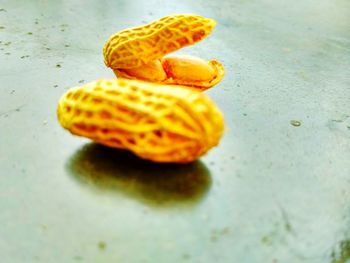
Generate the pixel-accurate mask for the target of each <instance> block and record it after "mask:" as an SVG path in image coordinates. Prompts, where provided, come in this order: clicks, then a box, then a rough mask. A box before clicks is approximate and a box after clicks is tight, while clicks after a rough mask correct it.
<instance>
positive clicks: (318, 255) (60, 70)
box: [0, 0, 350, 263]
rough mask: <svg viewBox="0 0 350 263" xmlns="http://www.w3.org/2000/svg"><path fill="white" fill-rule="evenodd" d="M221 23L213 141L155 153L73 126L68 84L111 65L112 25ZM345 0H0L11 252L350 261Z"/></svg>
mask: <svg viewBox="0 0 350 263" xmlns="http://www.w3.org/2000/svg"><path fill="white" fill-rule="evenodd" d="M171 13H197V14H200V15H203V16H206V17H210V18H214V19H215V20H217V21H218V26H217V27H216V29H215V30H214V32H213V33H212V34H211V35H210V36H209V37H208V38H207V39H205V40H204V41H202V42H200V43H198V44H197V45H195V46H192V47H188V48H185V49H183V50H182V51H181V53H186V54H191V55H195V56H199V57H201V58H203V59H206V60H209V59H212V58H215V59H218V60H219V61H222V62H223V64H224V65H225V68H226V76H225V78H224V79H223V81H222V82H221V83H220V84H219V85H217V86H216V87H214V88H213V89H211V90H209V91H207V92H206V93H207V94H208V95H209V96H211V97H212V99H213V100H214V101H216V103H217V104H218V106H219V107H220V108H221V109H222V111H223V112H224V114H225V118H226V124H227V129H226V133H225V136H224V137H223V140H222V142H221V144H220V146H219V147H217V148H215V149H213V150H212V151H211V152H210V153H209V154H208V155H206V156H205V157H204V158H202V159H201V161H199V162H196V163H193V164H191V165H187V166H164V165H161V166H157V165H154V164H150V163H147V162H143V161H140V160H139V159H137V158H135V157H134V156H132V155H130V154H127V153H125V152H120V151H113V150H110V149H107V148H104V147H101V146H96V145H93V144H89V141H88V140H85V139H82V138H78V137H74V136H72V135H70V134H69V133H68V132H66V131H65V130H63V129H62V128H61V127H60V126H59V125H58V123H57V120H56V104H57V101H58V99H59V97H60V96H61V94H62V93H64V92H65V91H66V90H67V88H68V87H71V86H75V85H80V84H81V83H86V82H90V81H93V80H95V79H97V78H101V77H111V78H112V77H113V76H114V74H113V72H112V71H111V70H110V69H107V68H106V67H105V65H104V63H103V56H102V48H103V45H104V43H105V41H106V40H107V39H108V37H109V36H110V35H111V34H113V33H114V32H116V31H119V30H122V29H124V28H126V27H130V26H138V25H140V24H142V23H146V22H150V21H152V20H155V19H157V18H159V17H162V16H165V15H168V14H171ZM349 13H350V2H349V1H347V0H335V1H333V0H321V1H316V0H305V1H277V0H263V1H258V0H252V1H249V0H241V1H229V0H226V1H198V0H197V1H195V0H192V1H167V4H164V3H163V1H156V0H150V1H141V0H136V1H92V0H90V1H68V0H63V1H25V0H18V1H12V0H1V1H0V65H1V70H0V79H1V81H0V83H1V97H0V255H1V262H6V263H23V262H45V263H51V262H53V263H56V262H65V263H70V262H88V263H96V262H131V263H133V262H136V263H138V262H152V263H153V262H176V263H177V262H239V263H262V262H264V263H265V262H268V263H286V262H287V263H299V262H310V263H347V262H350V192H349V189H350V76H349V75H350V74H349V68H350V26H349V25H350V15H349Z"/></svg>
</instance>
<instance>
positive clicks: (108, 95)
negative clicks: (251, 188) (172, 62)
mask: <svg viewBox="0 0 350 263" xmlns="http://www.w3.org/2000/svg"><path fill="white" fill-rule="evenodd" d="M57 115H58V120H59V122H60V124H61V125H62V127H64V128H65V129H67V130H69V131H70V132H71V133H73V134H76V135H79V136H84V137H87V138H90V139H92V140H94V141H96V142H98V143H101V144H104V145H107V146H111V147H116V148H122V149H127V150H130V151H132V152H134V153H135V154H136V155H137V156H139V157H141V158H144V159H148V160H152V161H155V162H174V163H187V162H191V161H193V160H195V159H197V158H199V157H200V156H202V155H203V154H205V153H206V152H207V151H208V150H209V149H211V148H212V147H214V146H216V145H217V144H218V142H219V140H220V138H221V136H222V133H223V128H224V122H223V115H222V113H221V112H220V111H219V109H218V108H217V107H216V106H215V104H214V103H213V102H212V101H211V100H210V99H209V98H208V97H207V96H206V95H205V94H203V93H201V92H199V91H197V90H195V89H191V88H184V87H182V86H170V85H160V84H154V83H149V82H143V81H139V80H129V79H123V78H119V79H114V80H99V81H96V82H92V83H89V84H87V85H85V86H82V87H75V88H72V89H70V90H68V91H67V92H66V93H65V94H64V95H63V96H62V97H61V99H60V101H59V104H58V108H57Z"/></svg>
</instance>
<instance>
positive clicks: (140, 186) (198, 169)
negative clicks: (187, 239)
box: [66, 143, 211, 206]
mask: <svg viewBox="0 0 350 263" xmlns="http://www.w3.org/2000/svg"><path fill="white" fill-rule="evenodd" d="M66 168H67V170H68V171H69V173H70V174H71V175H72V177H73V178H74V179H76V180H77V181H78V182H80V183H81V184H82V185H85V186H88V187H92V188H95V189H96V188H97V189H99V190H101V191H108V192H113V193H118V194H124V195H126V196H128V197H129V198H133V199H135V200H137V201H140V202H142V203H145V204H147V205H149V206H176V205H180V204H181V205H194V204H196V203H198V202H200V200H202V199H203V197H204V196H205V194H206V193H207V192H208V190H209V188H210V185H211V176H210V172H209V170H208V169H207V167H206V166H205V165H204V164H203V163H202V162H201V161H195V162H192V163H189V164H159V163H152V162H149V161H146V160H142V159H140V158H138V157H137V156H135V155H133V154H132V153H130V152H127V151H123V150H118V149H113V148H108V147H105V146H102V145H99V144H95V143H90V144H87V145H85V146H83V147H82V148H81V149H79V150H78V151H77V152H76V153H75V154H74V155H73V156H71V158H70V159H69V160H68V162H67V165H66Z"/></svg>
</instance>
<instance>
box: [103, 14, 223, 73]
mask: <svg viewBox="0 0 350 263" xmlns="http://www.w3.org/2000/svg"><path fill="white" fill-rule="evenodd" d="M215 25H216V22H215V21H214V20H212V19H209V18H205V17H202V16H198V15H172V16H166V17H163V18H161V19H158V20H156V21H154V22H152V23H150V24H147V25H145V26H140V27H136V28H131V29H125V30H123V31H120V32H118V33H116V34H114V35H112V36H111V37H110V38H109V40H108V41H107V42H106V44H105V46H104V48H103V54H104V61H105V64H106V65H107V66H108V67H111V68H112V69H119V68H123V69H126V68H138V67H140V66H142V65H144V64H147V63H149V62H151V61H154V60H157V59H160V58H161V57H163V56H164V55H166V54H168V53H171V52H173V51H175V50H177V49H180V48H182V47H185V46H188V45H192V44H194V43H196V42H198V41H200V40H202V39H203V38H205V37H206V36H207V35H208V34H209V33H210V32H211V31H212V30H213V28H214V27H215Z"/></svg>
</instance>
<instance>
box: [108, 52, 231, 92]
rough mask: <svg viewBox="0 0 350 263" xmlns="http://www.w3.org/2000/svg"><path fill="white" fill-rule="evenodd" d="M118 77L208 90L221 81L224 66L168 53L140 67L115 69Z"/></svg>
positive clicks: (215, 62)
mask: <svg viewBox="0 0 350 263" xmlns="http://www.w3.org/2000/svg"><path fill="white" fill-rule="evenodd" d="M113 71H114V74H115V75H116V76H117V77H121V78H128V79H140V80H145V81H152V82H158V83H162V84H176V85H185V86H191V87H195V88H197V89H200V90H206V89H208V88H210V87H212V86H214V85H216V84H217V83H218V82H220V81H221V79H222V78H223V76H224V74H225V70H224V67H223V66H222V64H221V63H220V62H218V61H216V60H210V61H209V62H207V61H204V60H202V59H200V58H197V57H193V56H185V55H168V56H165V57H163V58H161V59H157V60H155V61H152V62H150V63H148V64H145V65H143V66H141V67H138V68H132V69H114V70H113Z"/></svg>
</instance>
